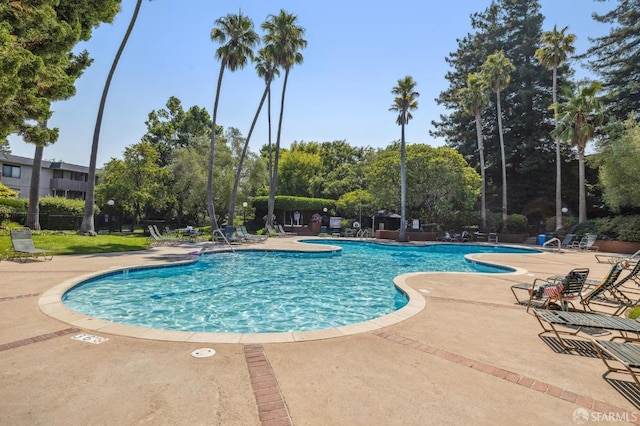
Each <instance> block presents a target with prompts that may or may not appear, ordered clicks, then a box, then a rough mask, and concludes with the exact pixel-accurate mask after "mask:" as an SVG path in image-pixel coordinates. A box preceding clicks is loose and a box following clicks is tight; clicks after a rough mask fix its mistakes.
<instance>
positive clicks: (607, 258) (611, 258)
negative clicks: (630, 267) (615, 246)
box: [594, 250, 640, 263]
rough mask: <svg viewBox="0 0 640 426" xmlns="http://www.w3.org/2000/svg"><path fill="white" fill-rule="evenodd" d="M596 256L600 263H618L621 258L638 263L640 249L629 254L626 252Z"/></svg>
mask: <svg viewBox="0 0 640 426" xmlns="http://www.w3.org/2000/svg"><path fill="white" fill-rule="evenodd" d="M594 256H595V257H596V261H597V262H598V263H616V262H618V261H620V260H627V261H629V262H630V263H637V262H638V261H639V260H640V250H638V251H637V252H635V253H633V254H631V255H628V256H626V255H624V254H596V255H594Z"/></svg>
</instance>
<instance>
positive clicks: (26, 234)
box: [9, 228, 53, 262]
mask: <svg viewBox="0 0 640 426" xmlns="http://www.w3.org/2000/svg"><path fill="white" fill-rule="evenodd" d="M10 234H11V246H12V252H11V254H10V255H9V258H11V259H18V260H21V261H23V262H26V261H27V259H29V258H34V259H36V258H38V257H42V258H43V259H44V260H51V259H53V252H52V251H50V250H43V249H39V248H36V247H35V246H34V245H33V239H32V238H31V229H29V228H20V229H12V230H11V231H10Z"/></svg>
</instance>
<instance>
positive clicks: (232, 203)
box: [227, 80, 271, 224]
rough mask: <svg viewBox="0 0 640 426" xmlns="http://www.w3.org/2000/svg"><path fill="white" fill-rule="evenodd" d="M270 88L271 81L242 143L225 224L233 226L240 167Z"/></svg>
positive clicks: (265, 89)
mask: <svg viewBox="0 0 640 426" xmlns="http://www.w3.org/2000/svg"><path fill="white" fill-rule="evenodd" d="M270 86H271V80H269V81H268V82H267V85H266V87H265V88H264V93H263V94H262V99H260V104H259V105H258V110H257V111H256V114H255V115H254V117H253V121H252V122H251V128H249V134H248V135H247V139H246V140H245V141H244V147H243V148H242V154H240V161H238V168H237V169H236V178H235V180H234V181H233V190H232V191H231V200H230V201H229V220H228V221H227V223H229V224H233V220H234V218H235V209H236V198H237V195H238V185H240V175H241V172H242V165H243V163H244V158H245V156H246V155H247V149H248V148H249V141H250V140H251V135H252V134H253V129H254V128H255V127H256V122H257V121H258V117H259V116H260V111H262V106H263V105H264V100H265V99H266V97H267V93H269V87H270Z"/></svg>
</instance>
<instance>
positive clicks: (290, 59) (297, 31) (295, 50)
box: [262, 10, 307, 225]
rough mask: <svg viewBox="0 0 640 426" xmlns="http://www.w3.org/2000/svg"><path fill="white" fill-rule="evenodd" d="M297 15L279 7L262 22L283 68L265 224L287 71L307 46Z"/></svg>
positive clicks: (273, 187)
mask: <svg viewBox="0 0 640 426" xmlns="http://www.w3.org/2000/svg"><path fill="white" fill-rule="evenodd" d="M297 21H298V17H297V16H296V15H293V14H291V13H287V12H286V11H285V10H280V13H279V14H278V15H269V16H268V17H267V20H266V21H265V22H264V23H263V24H262V29H263V30H265V31H266V34H265V35H264V41H265V43H267V44H268V45H271V46H273V47H272V48H271V49H272V55H273V59H274V63H275V64H276V66H278V67H279V68H281V69H283V70H284V81H283V83H282V95H281V98H280V116H279V119H278V133H277V136H276V146H275V152H274V158H273V165H272V166H271V180H270V181H269V202H268V207H267V224H268V225H273V211H274V207H275V197H276V186H277V183H278V161H279V159H280V142H281V139H280V138H281V136H282V118H283V116H284V100H285V96H286V93H287V82H288V81H289V73H290V72H291V68H292V67H293V66H294V65H295V64H301V63H302V62H303V60H304V58H303V56H302V53H300V50H302V49H304V48H305V47H306V46H307V41H306V40H305V39H304V38H303V37H304V32H305V30H304V28H302V27H301V26H299V25H298V24H297Z"/></svg>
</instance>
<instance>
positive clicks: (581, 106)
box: [551, 82, 604, 223]
mask: <svg viewBox="0 0 640 426" xmlns="http://www.w3.org/2000/svg"><path fill="white" fill-rule="evenodd" d="M600 86H601V85H600V83H599V82H592V83H591V84H589V85H586V84H583V85H578V86H577V87H576V89H575V90H571V88H565V90H563V92H564V93H563V94H564V96H565V97H566V99H567V101H566V102H564V103H560V104H557V105H552V106H551V108H557V111H558V127H557V128H556V130H554V135H557V136H558V137H560V138H561V139H562V140H565V141H568V142H571V144H572V145H574V146H575V147H576V148H577V149H578V163H579V185H580V186H579V197H580V199H579V203H578V205H579V207H578V222H579V223H582V222H584V221H586V220H587V196H586V187H585V165H584V152H585V149H586V146H587V143H588V142H589V141H590V140H591V139H592V138H593V137H594V135H595V134H596V129H597V127H598V126H599V125H601V124H602V122H603V120H604V115H603V113H602V105H601V103H600V101H599V100H598V98H597V97H596V94H597V93H598V90H600Z"/></svg>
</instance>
